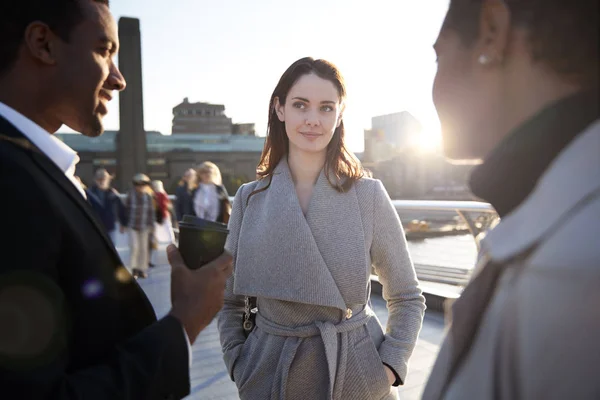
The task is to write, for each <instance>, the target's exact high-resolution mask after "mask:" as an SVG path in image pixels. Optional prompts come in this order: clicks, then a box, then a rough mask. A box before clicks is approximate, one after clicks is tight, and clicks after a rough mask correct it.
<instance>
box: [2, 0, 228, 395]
mask: <svg viewBox="0 0 600 400" xmlns="http://www.w3.org/2000/svg"><path fill="white" fill-rule="evenodd" d="M118 49H119V37H118V34H117V24H116V22H115V20H114V19H113V17H112V15H111V13H110V10H109V8H108V1H107V0H52V1H47V0H44V1H42V0H21V1H18V2H11V1H2V2H0V193H2V196H0V209H2V210H10V212H8V213H6V214H5V215H3V220H2V223H3V224H2V228H3V229H2V234H1V237H0V253H1V254H2V260H1V261H0V310H2V312H1V314H2V319H1V322H0V390H1V392H0V393H1V394H0V397H2V398H3V399H69V400H76V399H91V400H105V399H111V400H128V399H132V400H133V399H136V400H137V399H144V400H146V399H150V400H154V399H156V400H158V399H180V398H183V397H184V396H186V395H187V394H188V393H189V392H190V378H189V369H190V363H191V362H192V360H191V356H192V353H191V349H190V347H189V346H190V344H193V343H194V341H195V339H196V337H197V336H198V334H199V332H200V331H201V330H202V329H203V328H204V327H206V326H207V325H208V324H209V323H210V322H211V320H212V319H213V317H214V316H215V314H216V313H217V312H218V311H219V309H220V308H221V306H222V303H223V288H224V287H225V281H226V278H227V276H228V275H229V274H230V273H231V256H230V255H228V254H224V255H222V256H221V257H220V258H218V259H217V260H216V261H215V262H213V263H211V264H209V265H207V266H205V267H203V268H201V269H199V270H195V271H192V270H190V269H188V268H186V266H185V264H184V263H183V261H182V258H181V255H180V254H179V251H178V250H177V248H176V247H175V246H170V247H169V248H168V249H167V252H168V256H169V261H170V263H171V266H172V273H171V287H172V288H173V290H172V292H171V298H172V303H173V304H172V308H171V310H170V312H168V313H167V315H166V316H164V317H162V318H161V319H160V320H157V318H156V314H155V312H154V310H153V308H152V305H151V304H150V302H149V300H148V298H147V297H146V295H145V294H144V292H143V291H142V289H141V288H140V287H139V286H138V284H137V282H136V280H135V279H133V278H132V276H131V275H130V274H129V272H128V271H127V270H126V269H125V268H124V267H123V266H122V262H121V258H120V257H119V254H118V253H117V252H116V250H115V247H114V246H113V244H112V243H111V241H110V239H109V238H108V235H107V234H106V231H105V227H104V226H103V224H102V221H101V220H100V219H99V218H98V217H97V215H96V213H95V212H94V209H93V208H92V207H91V206H90V204H89V203H88V202H87V201H86V193H85V191H84V190H83V188H82V187H81V184H80V183H79V182H78V181H77V179H76V178H75V175H74V173H75V168H76V165H77V162H78V161H79V157H78V156H77V154H76V153H75V151H73V150H72V149H71V148H70V147H68V146H67V145H66V144H65V143H63V142H61V141H60V140H59V139H58V138H56V137H55V136H54V135H53V134H54V133H55V132H56V131H57V130H58V129H59V128H60V127H61V126H62V125H63V124H66V125H67V126H68V127H69V128H71V129H73V130H74V131H76V132H81V133H83V134H84V135H85V136H88V137H97V136H99V135H101V134H102V132H103V130H104V127H103V122H102V120H103V118H104V116H105V115H106V113H107V104H108V102H109V101H110V99H111V98H112V97H113V93H114V92H115V91H120V90H123V89H124V88H125V79H124V78H123V76H122V75H121V72H120V71H119V69H118V68H117V66H116V64H115V62H114V58H115V55H116V53H117V51H118Z"/></svg>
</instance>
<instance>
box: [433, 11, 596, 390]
mask: <svg viewBox="0 0 600 400" xmlns="http://www.w3.org/2000/svg"><path fill="white" fill-rule="evenodd" d="M599 8H600V2H598V0H576V1H564V0H544V1H532V0H519V1H517V0H504V1H499V0H479V1H471V0H469V1H466V0H451V1H450V6H449V9H448V13H447V15H446V19H445V21H444V24H443V26H442V29H441V32H440V34H439V37H438V39H437V42H436V43H435V45H434V48H435V50H436V53H437V57H438V69H437V74H436V77H435V82H434V86H433V100H434V103H435V106H436V108H437V112H438V115H439V117H440V121H441V124H442V132H443V140H444V150H445V153H446V155H447V156H448V157H449V158H451V159H454V160H483V164H482V165H480V166H478V167H477V168H476V169H475V170H474V171H473V173H472V175H471V178H470V187H471V190H472V191H473V193H474V194H475V195H476V196H478V197H480V198H482V199H484V200H486V201H489V202H490V203H491V204H492V205H493V206H494V207H495V208H496V210H497V211H498V213H499V214H500V216H501V218H502V219H501V221H500V223H499V224H498V225H497V226H496V227H495V228H494V229H493V230H492V231H490V232H489V233H488V234H487V236H486V237H485V238H484V239H483V241H482V243H481V253H480V257H479V262H478V264H479V265H478V267H477V272H476V273H475V276H474V278H473V280H472V281H471V283H470V284H469V285H468V286H467V287H466V288H465V289H464V291H463V292H462V294H461V297H460V298H459V299H458V300H457V301H456V302H455V304H454V306H453V310H452V324H451V327H450V330H449V332H448V334H447V337H446V339H445V341H444V343H443V345H442V347H441V350H440V353H439V355H438V358H437V361H436V363H435V365H434V367H433V370H432V372H431V374H430V378H429V382H428V384H427V386H426V388H425V391H424V394H423V399H425V400H441V399H445V400H463V399H477V400H492V399H493V400H524V399H525V400H538V399H544V400H554V399H556V400H564V399H577V400H592V399H599V398H600V380H599V379H598V360H599V359H600V340H599V338H600V314H599V312H598V310H599V308H598V305H599V304H600V290H599V284H600V246H599V245H598V244H599V243H600V242H599V240H598V238H600V87H599V85H598V83H599V81H600V56H599V49H600V9H599Z"/></svg>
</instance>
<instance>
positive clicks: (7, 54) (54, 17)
mask: <svg viewBox="0 0 600 400" xmlns="http://www.w3.org/2000/svg"><path fill="white" fill-rule="evenodd" d="M83 1H93V2H96V3H102V4H106V5H107V6H108V4H109V0H0V76H2V75H4V74H5V73H6V72H7V71H8V70H9V69H10V68H11V67H12V65H13V64H14V62H15V61H16V60H17V56H18V53H19V48H20V47H21V44H22V42H23V39H24V34H25V29H26V28H27V27H28V26H29V25H30V24H31V23H32V22H35V21H40V22H43V23H45V24H47V25H48V26H49V27H50V29H52V31H53V32H54V33H56V34H57V35H58V36H59V37H60V38H61V39H63V40H64V41H69V38H70V35H71V32H72V31H73V29H74V28H75V27H76V26H77V25H78V24H79V23H80V22H81V21H82V20H83V16H84V15H83V12H82V9H81V2H83Z"/></svg>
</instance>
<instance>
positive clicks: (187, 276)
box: [167, 244, 233, 344]
mask: <svg viewBox="0 0 600 400" xmlns="http://www.w3.org/2000/svg"><path fill="white" fill-rule="evenodd" d="M167 255H168V257H169V264H171V267H172V270H171V302H172V305H173V308H172V309H171V313H170V314H171V315H173V316H174V317H176V318H177V319H179V321H180V322H181V323H182V325H183V327H184V328H185V331H186V332H187V334H188V337H189V339H190V342H191V343H192V344H193V343H194V341H195V340H196V337H197V336H198V334H199V333H200V332H201V331H202V330H203V329H204V328H206V327H207V326H208V324H210V322H211V321H212V320H213V318H214V317H215V315H216V314H217V313H218V312H219V310H221V307H223V295H224V292H225V283H226V282H227V278H229V276H230V275H231V272H232V271H233V258H232V257H231V255H230V254H229V253H227V252H225V253H223V254H222V255H221V256H220V257H219V258H217V259H216V260H214V261H213V262H210V263H208V264H206V265H205V266H203V267H202V268H199V269H197V270H190V269H189V268H188V267H186V265H185V264H184V262H183V258H182V257H181V254H180V253H179V249H177V247H176V246H175V245H172V244H171V245H169V247H167Z"/></svg>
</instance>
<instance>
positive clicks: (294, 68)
mask: <svg viewBox="0 0 600 400" xmlns="http://www.w3.org/2000/svg"><path fill="white" fill-rule="evenodd" d="M309 74H315V75H317V76H318V77H319V78H321V79H326V80H328V81H330V82H332V83H333V84H334V85H335V87H336V89H337V91H338V95H339V99H340V103H343V102H344V100H345V99H346V85H345V83H344V78H342V75H341V74H340V71H339V70H338V69H337V67H336V66H335V65H333V64H332V63H330V62H329V61H326V60H315V59H313V58H312V57H305V58H301V59H300V60H298V61H296V62H294V63H293V64H292V65H290V67H289V68H288V69H287V70H286V71H285V72H284V73H283V75H282V76H281V78H280V79H279V83H278V84H277V86H276V87H275V90H274V91H273V94H272V95H271V101H270V102H269V123H268V126H267V138H266V140H265V146H264V149H263V152H262V156H261V158H260V162H259V163H258V167H257V175H258V176H259V177H260V179H265V178H269V184H268V185H267V186H266V187H265V188H262V189H259V190H256V191H254V192H252V193H251V194H250V196H248V200H250V197H252V195H254V194H256V193H258V192H261V191H263V190H266V189H267V188H268V187H269V186H270V185H271V179H272V178H273V172H274V171H275V167H277V165H278V164H279V162H280V161H281V159H282V158H283V157H284V156H285V155H287V154H288V150H289V139H288V136H287V133H286V131H285V123H284V122H281V121H280V120H279V118H278V117H277V112H276V110H275V104H276V100H277V99H279V104H280V105H282V106H283V105H285V102H286V99H287V96H288V93H289V92H290V89H291V88H292V86H294V84H295V83H296V82H297V81H298V79H300V78H301V77H302V76H304V75H309ZM345 136H346V131H345V129H344V121H343V120H342V121H341V122H340V125H339V126H338V127H337V128H336V129H335V132H334V133H333V137H332V138H331V141H330V142H329V144H328V145H327V156H326V158H325V166H324V168H325V176H326V177H327V181H328V182H329V184H330V185H331V186H332V187H334V188H335V189H336V190H337V191H339V192H345V191H347V190H348V189H350V187H352V185H353V184H354V182H356V181H357V180H359V179H360V178H362V177H363V176H364V170H363V167H362V165H361V163H360V161H358V159H357V158H356V157H355V156H354V155H353V154H352V153H351V152H350V151H349V150H348V148H347V147H346V142H345ZM331 172H333V174H334V175H335V181H332V179H331V177H330V173H331Z"/></svg>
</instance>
